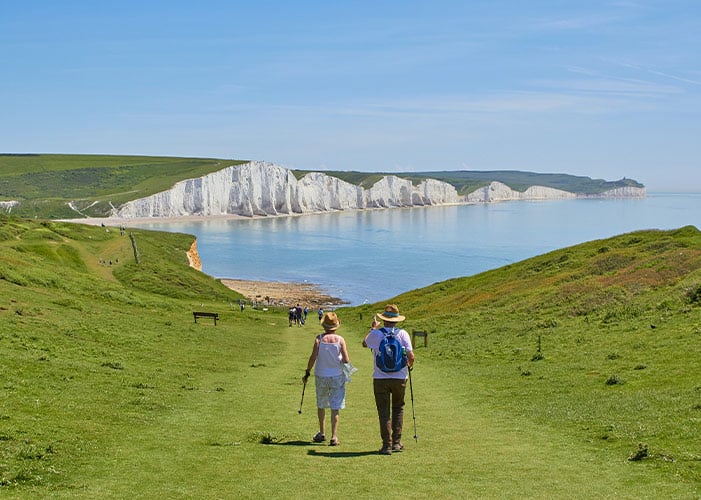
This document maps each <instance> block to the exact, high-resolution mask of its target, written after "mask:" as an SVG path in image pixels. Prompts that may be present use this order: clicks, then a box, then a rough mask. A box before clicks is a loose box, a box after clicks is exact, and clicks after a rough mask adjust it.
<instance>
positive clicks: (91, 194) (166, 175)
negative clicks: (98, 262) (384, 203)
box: [0, 154, 642, 219]
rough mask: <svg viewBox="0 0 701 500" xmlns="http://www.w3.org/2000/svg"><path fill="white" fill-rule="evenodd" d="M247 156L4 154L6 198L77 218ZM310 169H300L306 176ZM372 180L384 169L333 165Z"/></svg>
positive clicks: (357, 180)
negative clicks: (357, 169) (359, 169)
mask: <svg viewBox="0 0 701 500" xmlns="http://www.w3.org/2000/svg"><path fill="white" fill-rule="evenodd" d="M241 163H244V161H242V160H227V159H217V158H176V157H155V156H114V155H51V154H0V201H10V200H12V201H19V202H20V204H19V205H18V206H15V207H14V208H13V209H12V214H14V215H17V216H20V217H38V218H48V219H69V218H78V217H80V216H81V214H82V215H83V216H86V217H87V216H89V217H106V216H107V215H109V213H110V210H111V209H112V207H113V206H119V205H121V204H123V203H125V202H127V201H130V200H134V199H137V198H143V197H145V196H149V195H152V194H154V193H158V192H161V191H165V190H167V189H170V188H171V187H172V186H173V185H174V184H175V183H177V182H178V181H181V180H184V179H191V178H195V177H201V176H203V175H206V174H209V173H212V172H215V171H217V170H221V169H223V168H226V167H229V166H231V165H237V164H241ZM306 173H308V171H302V170H295V171H294V174H295V175H296V176H297V177H298V178H299V177H302V176H303V175H305V174H306ZM326 173H327V174H328V175H333V176H335V177H338V178H340V179H343V180H345V181H346V182H350V183H353V184H356V185H361V186H364V187H370V186H371V185H372V184H374V183H375V182H377V181H378V180H380V179H381V178H382V176H383V175H385V174H381V173H367V172H332V171H329V172H326ZM395 175H400V176H402V177H405V178H408V179H411V180H412V181H413V182H415V183H417V184H418V183H419V182H421V180H423V179H425V178H427V177H431V178H435V179H440V180H443V181H445V182H448V183H450V184H452V185H453V186H455V188H456V189H457V190H458V192H459V193H460V194H463V195H464V194H467V193H470V192H472V191H474V190H475V189H477V188H479V187H482V186H485V185H487V184H488V183H489V182H491V181H493V180H498V181H501V182H503V183H504V184H507V185H508V186H510V187H511V188H513V189H516V190H521V191H523V190H525V189H526V188H528V187H529V186H532V185H535V184H538V185H541V186H548V187H553V188H557V189H563V190H566V191H571V192H575V193H589V194H597V193H601V192H603V191H606V190H610V189H614V188H616V187H622V186H627V185H633V186H638V187H641V186H642V185H641V184H639V183H637V182H635V181H632V180H630V179H622V180H620V181H604V180H601V179H590V178H588V177H578V176H572V175H566V174H536V173H532V172H518V171H494V172H477V171H469V172H468V171H461V172H407V173H403V174H395Z"/></svg>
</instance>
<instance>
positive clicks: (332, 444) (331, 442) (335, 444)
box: [329, 438, 341, 446]
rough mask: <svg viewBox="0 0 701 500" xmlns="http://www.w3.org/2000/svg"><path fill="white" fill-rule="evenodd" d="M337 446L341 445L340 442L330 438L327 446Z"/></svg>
mask: <svg viewBox="0 0 701 500" xmlns="http://www.w3.org/2000/svg"><path fill="white" fill-rule="evenodd" d="M339 444H341V442H340V441H339V440H338V438H331V441H329V446H338V445H339Z"/></svg>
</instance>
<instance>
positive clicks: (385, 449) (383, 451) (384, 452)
mask: <svg viewBox="0 0 701 500" xmlns="http://www.w3.org/2000/svg"><path fill="white" fill-rule="evenodd" d="M391 454H392V448H390V447H389V446H383V447H382V448H380V455H391Z"/></svg>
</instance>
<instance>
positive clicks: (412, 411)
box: [408, 367, 419, 443]
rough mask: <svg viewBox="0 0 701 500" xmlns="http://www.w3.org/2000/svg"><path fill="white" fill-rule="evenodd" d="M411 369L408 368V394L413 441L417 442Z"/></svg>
mask: <svg viewBox="0 0 701 500" xmlns="http://www.w3.org/2000/svg"><path fill="white" fill-rule="evenodd" d="M411 371H412V369H411V367H409V369H408V372H409V394H411V416H412V417H413V418H414V439H415V440H416V442H417V443H418V442H419V436H418V435H417V434H416V413H415V412H414V386H413V385H412V383H411Z"/></svg>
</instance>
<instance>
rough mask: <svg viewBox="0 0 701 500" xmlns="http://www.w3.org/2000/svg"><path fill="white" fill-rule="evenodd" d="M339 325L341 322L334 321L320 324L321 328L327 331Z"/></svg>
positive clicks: (335, 328)
mask: <svg viewBox="0 0 701 500" xmlns="http://www.w3.org/2000/svg"><path fill="white" fill-rule="evenodd" d="M339 326H341V323H334V324H331V325H329V324H325V323H322V324H321V328H323V329H324V330H329V331H333V330H337V329H338V327H339Z"/></svg>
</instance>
